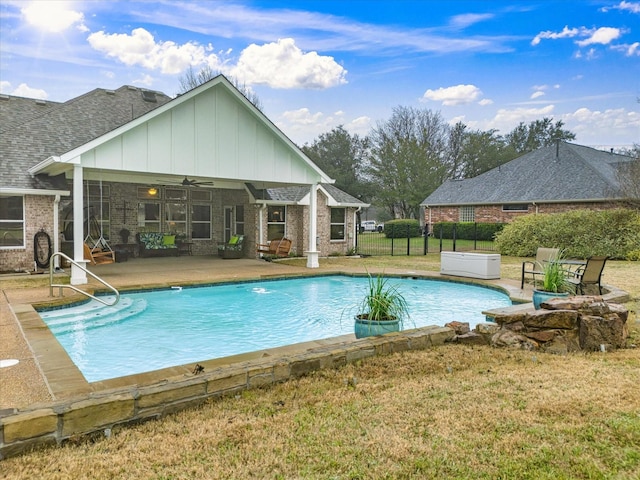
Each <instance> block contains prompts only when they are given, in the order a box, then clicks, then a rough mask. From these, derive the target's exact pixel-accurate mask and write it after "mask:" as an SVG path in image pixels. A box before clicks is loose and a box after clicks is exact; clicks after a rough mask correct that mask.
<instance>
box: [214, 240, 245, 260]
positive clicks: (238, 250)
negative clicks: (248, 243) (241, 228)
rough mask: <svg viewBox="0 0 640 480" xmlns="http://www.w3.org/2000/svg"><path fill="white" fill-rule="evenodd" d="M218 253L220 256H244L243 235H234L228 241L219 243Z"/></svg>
mask: <svg viewBox="0 0 640 480" xmlns="http://www.w3.org/2000/svg"><path fill="white" fill-rule="evenodd" d="M218 255H219V256H220V257H222V258H242V257H243V256H244V235H234V236H233V237H231V238H230V239H229V242H228V243H221V244H219V245H218Z"/></svg>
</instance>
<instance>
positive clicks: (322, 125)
mask: <svg viewBox="0 0 640 480" xmlns="http://www.w3.org/2000/svg"><path fill="white" fill-rule="evenodd" d="M275 124H276V125H277V126H278V128H280V129H281V130H282V131H283V132H286V133H287V135H289V137H290V138H291V140H293V141H294V142H295V143H296V144H298V145H304V144H305V143H312V142H313V141H314V140H315V139H316V138H318V136H320V135H321V134H323V133H326V132H328V131H330V130H331V129H333V128H335V127H337V126H338V125H343V126H344V128H345V129H346V130H347V131H349V133H351V134H358V135H366V134H367V133H369V130H370V128H371V118H369V117H367V116H361V117H357V118H355V119H353V120H351V121H348V122H346V121H345V113H344V112H343V111H337V112H334V113H333V114H332V115H325V114H324V113H323V112H315V113H314V112H311V110H309V109H308V108H299V109H297V110H289V111H286V112H283V113H282V114H281V115H280V117H279V118H278V119H277V121H276V122H275Z"/></svg>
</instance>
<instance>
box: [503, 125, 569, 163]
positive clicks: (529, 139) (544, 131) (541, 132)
mask: <svg viewBox="0 0 640 480" xmlns="http://www.w3.org/2000/svg"><path fill="white" fill-rule="evenodd" d="M563 126H564V122H563V121H562V120H558V121H557V122H556V123H555V124H554V123H553V122H552V120H551V119H550V118H547V117H545V118H543V119H542V120H535V121H533V122H530V123H529V125H525V124H524V122H520V123H519V124H518V126H517V127H516V128H514V129H513V130H512V131H511V132H509V133H508V134H507V135H505V139H506V141H507V144H508V145H509V146H510V147H511V148H513V149H514V150H515V152H516V155H522V154H524V153H528V152H532V151H534V150H537V149H538V148H541V147H548V146H549V145H553V144H554V143H555V142H556V141H557V140H575V138H576V136H575V134H574V133H571V132H570V131H569V130H564V129H563V128H562V127H563Z"/></svg>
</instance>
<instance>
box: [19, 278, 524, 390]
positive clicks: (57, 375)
mask: <svg viewBox="0 0 640 480" xmlns="http://www.w3.org/2000/svg"><path fill="white" fill-rule="evenodd" d="M328 276H351V277H366V276H367V275H366V274H361V273H353V272H340V271H335V272H322V273H316V274H314V273H302V274H290V273H289V274H273V275H262V276H257V277H254V278H245V279H241V280H240V279H238V280H220V281H208V282H193V283H185V282H182V283H181V286H182V287H183V288H199V287H207V286H214V285H229V284H234V283H252V282H253V283H255V282H261V281H277V280H286V279H292V278H314V277H328ZM385 276H388V277H397V278H420V279H425V280H435V281H443V282H451V283H461V284H466V285H475V286H480V287H484V288H489V289H492V290H498V291H500V292H502V293H504V294H506V295H508V296H509V297H510V298H511V300H512V301H513V302H517V303H521V302H522V301H524V300H523V299H522V298H514V294H516V293H521V291H519V290H518V291H513V290H512V289H509V288H508V287H506V286H505V285H499V284H495V281H492V280H480V279H471V278H461V277H450V276H439V275H430V274H418V273H414V272H408V273H385ZM173 286H175V285H166V284H162V285H153V286H148V287H143V286H139V285H134V286H127V287H125V288H122V289H120V292H122V293H135V292H141V291H159V290H170V289H171V287H173ZM509 290H511V291H509ZM103 293H104V294H108V293H111V292H110V291H109V290H101V289H96V290H95V291H94V294H96V295H100V294H103ZM88 301H89V299H88V298H87V299H86V300H85V299H80V300H78V299H70V298H67V299H65V298H64V297H63V298H56V299H54V300H49V301H45V302H38V303H33V304H22V305H15V306H13V311H14V314H15V316H16V318H17V319H18V322H19V324H20V325H21V327H22V330H23V333H24V336H25V338H26V340H27V342H28V343H29V345H30V346H31V348H32V350H33V352H34V355H35V358H36V360H37V361H38V364H39V367H40V370H41V372H42V375H43V377H44V379H45V383H46V385H47V388H48V389H49V393H50V394H51V395H52V397H53V399H54V400H62V399H68V398H73V397H75V396H78V395H86V394H91V393H95V392H100V391H102V390H109V389H113V388H120V387H124V386H131V385H152V384H154V383H158V382H162V381H164V380H165V379H166V378H168V377H174V376H176V375H185V374H189V373H191V372H192V371H193V370H194V368H195V365H196V364H200V365H202V366H205V368H219V367H222V366H226V365H233V364H237V363H241V362H246V361H251V360H255V359H257V358H263V357H265V356H274V357H277V356H282V355H287V354H290V353H298V352H304V351H307V350H309V349H313V348H315V347H322V346H326V345H332V344H338V343H341V342H343V341H345V340H355V335H354V334H347V335H342V336H337V337H330V338H325V339H321V340H313V341H308V342H301V343H297V344H291V345H287V346H283V347H273V348H268V349H262V350H256V351H252V352H247V353H242V354H237V355H231V356H227V357H221V358H216V359H202V360H199V361H195V362H189V363H186V364H182V365H176V366H172V367H166V368H162V369H157V370H151V371H148V372H143V373H137V374H132V375H126V376H122V377H116V378H111V379H106V380H100V381H96V382H88V381H87V380H86V379H85V377H84V375H83V374H82V373H81V371H80V369H79V368H78V367H77V366H76V364H75V363H74V362H73V360H71V358H70V357H69V355H68V353H67V351H66V350H65V349H64V347H63V346H62V345H61V344H60V343H59V342H58V340H57V339H56V337H55V335H54V334H53V333H52V332H51V330H49V327H48V326H47V324H46V323H45V322H44V320H42V318H41V317H40V315H39V314H38V310H50V309H57V308H63V307H66V306H70V305H74V304H79V303H85V302H88Z"/></svg>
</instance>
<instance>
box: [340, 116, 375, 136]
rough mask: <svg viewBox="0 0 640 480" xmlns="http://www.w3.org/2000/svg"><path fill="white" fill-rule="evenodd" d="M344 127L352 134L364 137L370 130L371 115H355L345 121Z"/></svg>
mask: <svg viewBox="0 0 640 480" xmlns="http://www.w3.org/2000/svg"><path fill="white" fill-rule="evenodd" d="M344 128H346V129H347V131H349V133H351V134H352V135H360V136H361V137H364V136H365V135H367V134H368V133H369V130H371V117H367V116H366V115H364V116H362V117H357V118H354V119H353V120H351V121H350V122H348V123H346V124H345V126H344Z"/></svg>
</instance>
